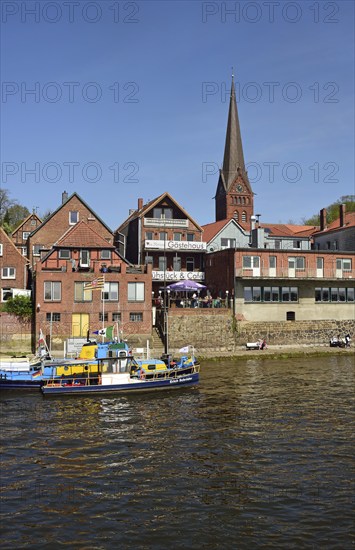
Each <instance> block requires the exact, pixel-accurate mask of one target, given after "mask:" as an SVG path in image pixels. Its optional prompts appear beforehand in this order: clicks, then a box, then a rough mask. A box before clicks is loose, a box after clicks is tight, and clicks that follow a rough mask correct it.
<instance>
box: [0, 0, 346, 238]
mask: <svg viewBox="0 0 355 550" xmlns="http://www.w3.org/2000/svg"><path fill="white" fill-rule="evenodd" d="M1 7H2V13H1V26H2V29H1V30H2V33H1V36H2V38H1V51H2V54H1V79H2V112H3V114H2V118H1V167H2V184H1V185H2V187H4V188H6V189H9V191H10V193H11V198H14V199H17V200H18V201H19V202H20V203H21V204H23V205H25V206H27V207H28V208H29V209H30V210H32V208H38V213H39V214H40V215H41V214H43V213H44V212H46V211H47V210H54V209H56V208H57V207H58V206H59V205H60V202H61V193H62V191H64V190H66V191H67V192H68V193H69V194H70V193H72V192H74V191H76V192H77V193H79V194H80V195H81V196H82V198H83V199H84V200H85V201H86V202H87V203H88V204H89V205H90V206H91V207H92V208H93V209H94V210H95V211H96V212H97V214H98V215H99V216H100V217H101V218H102V219H103V220H104V221H105V222H106V223H107V225H108V226H109V227H111V228H112V229H115V228H116V227H117V226H118V225H119V224H120V223H121V222H122V221H123V220H124V219H125V218H126V217H127V215H128V211H129V209H130V208H135V207H136V206H137V200H138V197H142V198H143V199H144V201H147V200H149V199H153V198H154V197H156V196H158V195H160V194H161V193H163V192H164V191H168V192H169V193H171V194H172V196H173V197H174V198H175V199H176V200H177V201H178V202H179V203H180V204H181V205H182V206H183V207H184V208H185V209H186V210H187V211H188V212H189V213H190V214H191V216H192V217H193V218H194V219H195V220H196V221H197V222H198V223H199V224H201V225H203V224H206V223H210V222H213V221H215V209H214V200H213V197H214V194H215V190H216V186H217V180H218V174H217V171H218V167H220V165H221V163H222V159H223V150H224V139H225V132H226V123H227V113H228V90H229V87H230V79H231V67H232V66H233V67H234V73H235V80H236V87H237V94H238V90H239V98H238V109H239V118H240V124H241V131H242V138H243V144H244V157H245V161H246V163H247V165H248V167H249V178H250V180H251V184H252V188H253V190H254V192H255V193H256V196H255V211H256V212H257V213H260V214H261V221H264V222H274V223H278V222H288V221H290V220H292V221H293V222H295V223H298V222H300V220H301V219H302V218H303V217H306V218H307V217H310V216H311V215H313V214H314V213H317V212H318V211H319V210H320V209H321V208H322V207H324V206H326V205H328V204H330V203H332V202H334V201H335V200H337V199H339V198H340V197H341V196H342V195H347V194H352V193H354V65H353V51H354V3H353V2H351V1H349V2H348V1H337V2H315V1H312V2H307V1H299V2H283V1H280V2H235V1H232V2H228V1H227V2H213V1H212V2H200V1H194V2H185V1H178V2H173V1H169V2H163V1H161V2H154V1H144V2H139V1H137V2H126V1H123V2H118V1H117V2H116V1H114V0H110V1H106V0H103V1H100V2H99V1H98V2H95V1H94V2H79V1H76V2H74V3H72V2H69V1H68V2H65V1H64V2H61V1H53V2H38V1H37V2H29V1H28V2H16V1H4V2H2V5H1ZM226 10H227V11H226ZM31 90H32V93H31Z"/></svg>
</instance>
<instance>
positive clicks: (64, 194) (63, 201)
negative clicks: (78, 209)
mask: <svg viewBox="0 0 355 550" xmlns="http://www.w3.org/2000/svg"><path fill="white" fill-rule="evenodd" d="M67 200H68V193H67V192H66V191H63V193H62V204H64V203H65V202H67Z"/></svg>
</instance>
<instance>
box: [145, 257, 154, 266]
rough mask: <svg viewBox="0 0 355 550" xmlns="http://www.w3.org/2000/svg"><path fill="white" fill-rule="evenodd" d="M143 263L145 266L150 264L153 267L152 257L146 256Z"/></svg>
mask: <svg viewBox="0 0 355 550" xmlns="http://www.w3.org/2000/svg"><path fill="white" fill-rule="evenodd" d="M145 263H146V265H148V264H152V265H153V256H148V255H147V256H146V257H145Z"/></svg>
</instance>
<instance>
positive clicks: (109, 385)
mask: <svg viewBox="0 0 355 550" xmlns="http://www.w3.org/2000/svg"><path fill="white" fill-rule="evenodd" d="M105 351H106V352H107V353H105ZM97 365H98V368H97V373H96V374H92V373H89V372H87V373H86V374H85V375H76V376H73V377H69V378H68V377H65V378H63V379H58V377H53V378H52V379H49V380H48V379H46V380H44V381H43V384H42V386H41V391H42V393H43V395H44V396H53V395H54V396H55V395H92V394H107V393H142V392H148V391H156V390H171V389H179V388H183V387H189V386H193V385H195V384H197V383H198V382H199V371H200V364H199V362H198V361H197V359H196V358H195V356H194V354H193V353H191V354H190V355H184V356H182V357H180V359H178V360H172V359H171V357H170V356H164V358H162V359H147V358H146V359H144V358H135V357H134V356H133V355H131V354H129V353H128V354H127V351H126V349H124V348H122V344H119V343H118V344H112V345H110V346H108V348H106V350H105V349H104V348H102V349H100V347H98V350H97Z"/></svg>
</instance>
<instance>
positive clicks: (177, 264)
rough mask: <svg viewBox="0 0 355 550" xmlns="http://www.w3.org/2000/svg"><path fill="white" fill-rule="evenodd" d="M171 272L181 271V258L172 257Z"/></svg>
mask: <svg viewBox="0 0 355 550" xmlns="http://www.w3.org/2000/svg"><path fill="white" fill-rule="evenodd" d="M173 270H174V271H181V258H180V257H179V256H174V258H173Z"/></svg>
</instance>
